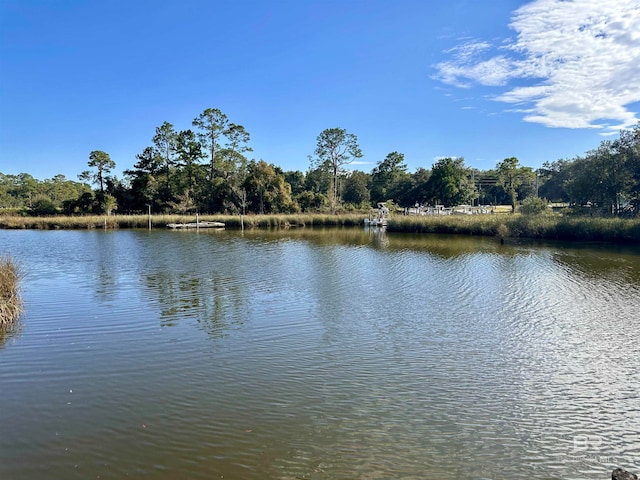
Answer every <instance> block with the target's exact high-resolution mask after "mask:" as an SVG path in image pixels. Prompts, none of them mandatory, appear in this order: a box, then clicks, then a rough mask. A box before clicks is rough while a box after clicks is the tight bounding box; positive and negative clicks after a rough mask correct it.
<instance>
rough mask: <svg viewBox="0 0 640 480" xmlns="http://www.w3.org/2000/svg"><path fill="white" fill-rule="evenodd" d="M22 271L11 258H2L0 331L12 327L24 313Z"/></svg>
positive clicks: (0, 268)
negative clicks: (21, 293) (21, 286)
mask: <svg viewBox="0 0 640 480" xmlns="http://www.w3.org/2000/svg"><path fill="white" fill-rule="evenodd" d="M19 283H20V270H19V269H18V267H17V266H16V264H15V263H14V262H13V261H12V260H11V259H9V258H0V330H6V329H7V328H8V327H10V326H11V325H12V324H13V323H14V322H15V320H16V319H17V318H18V317H19V316H20V313H21V312H22V298H21V296H20V285H19Z"/></svg>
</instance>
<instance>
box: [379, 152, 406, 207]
mask: <svg viewBox="0 0 640 480" xmlns="http://www.w3.org/2000/svg"><path fill="white" fill-rule="evenodd" d="M406 176H407V165H406V163H404V154H402V153H398V152H391V153H389V154H388V155H387V156H386V157H385V159H384V160H382V161H380V162H378V164H377V165H376V167H375V168H374V169H373V170H372V172H371V197H372V198H373V199H374V200H375V201H385V200H389V199H390V198H392V197H393V196H394V195H393V193H398V192H397V191H395V189H396V187H397V185H398V183H399V182H400V181H401V180H402V179H404V178H405V177H406Z"/></svg>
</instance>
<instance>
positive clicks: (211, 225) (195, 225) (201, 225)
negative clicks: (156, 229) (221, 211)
mask: <svg viewBox="0 0 640 480" xmlns="http://www.w3.org/2000/svg"><path fill="white" fill-rule="evenodd" d="M224 226H225V225H224V223H222V222H192V223H167V227H168V228H173V229H177V228H224Z"/></svg>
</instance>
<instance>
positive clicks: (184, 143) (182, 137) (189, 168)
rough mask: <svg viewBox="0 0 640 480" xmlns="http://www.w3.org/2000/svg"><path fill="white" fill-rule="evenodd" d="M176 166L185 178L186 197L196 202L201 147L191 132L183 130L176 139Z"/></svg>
mask: <svg viewBox="0 0 640 480" xmlns="http://www.w3.org/2000/svg"><path fill="white" fill-rule="evenodd" d="M176 153H177V160H176V165H177V166H178V167H180V168H181V170H182V172H183V176H184V178H185V183H186V190H187V192H188V196H189V197H190V198H193V199H194V201H196V202H197V200H198V197H199V195H198V192H197V185H198V182H197V180H198V172H199V170H200V169H199V167H200V165H199V162H200V160H201V159H202V146H201V144H200V142H198V140H197V138H196V135H195V133H193V131H191V130H183V131H181V132H179V133H178V135H177V137H176Z"/></svg>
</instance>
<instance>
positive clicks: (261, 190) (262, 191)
mask: <svg viewBox="0 0 640 480" xmlns="http://www.w3.org/2000/svg"><path fill="white" fill-rule="evenodd" d="M244 187H245V189H246V192H247V199H248V201H249V204H250V206H251V207H252V210H253V211H255V212H257V213H260V214H264V213H279V212H285V213H289V212H293V211H295V209H296V206H295V203H294V202H293V200H292V198H291V186H290V185H289V184H288V183H286V182H285V180H284V174H283V173H282V171H280V169H279V168H277V167H275V166H274V165H271V164H268V163H267V162H265V161H264V160H260V161H258V162H256V161H255V160H252V161H250V162H249V164H248V171H247V177H246V179H245V182H244Z"/></svg>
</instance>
